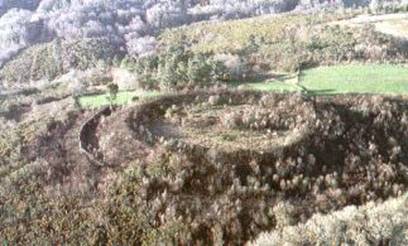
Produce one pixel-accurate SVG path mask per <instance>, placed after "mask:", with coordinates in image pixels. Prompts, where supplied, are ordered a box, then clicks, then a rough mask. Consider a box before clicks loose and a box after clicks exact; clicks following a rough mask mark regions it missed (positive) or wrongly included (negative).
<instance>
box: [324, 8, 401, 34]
mask: <svg viewBox="0 0 408 246" xmlns="http://www.w3.org/2000/svg"><path fill="white" fill-rule="evenodd" d="M368 24H372V25H374V26H375V28H376V30H377V31H379V32H382V33H384V34H388V35H392V36H394V37H398V38H404V39H407V38H408V14H406V13H397V14H386V15H375V16H370V15H361V16H357V17H355V18H352V19H348V20H342V21H336V22H332V23H330V25H347V26H351V27H362V26H364V25H368Z"/></svg>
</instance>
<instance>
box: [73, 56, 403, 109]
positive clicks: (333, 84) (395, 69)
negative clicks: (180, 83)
mask: <svg viewBox="0 0 408 246" xmlns="http://www.w3.org/2000/svg"><path fill="white" fill-rule="evenodd" d="M283 77H284V78H283V79H275V80H267V81H256V82H248V83H244V84H241V87H243V88H244V89H254V90H260V91H276V92H295V91H300V90H301V87H303V88H306V89H307V90H308V91H310V92H311V93H313V94H315V95H336V94H346V93H356V94H359V93H360V94H387V95H389V94H392V95H395V94H408V67H406V66H402V65H384V64H383V65H375V64H369V65H362V64H359V65H355V64H354V65H340V66H330V67H318V68H313V69H309V70H305V71H303V72H302V73H301V75H300V78H299V80H300V86H301V87H299V86H297V85H296V83H297V79H296V78H295V77H294V75H287V76H283ZM158 94H159V92H157V91H141V90H139V91H122V92H119V93H118V95H117V98H116V100H115V101H114V104H115V105H126V104H128V103H129V102H131V100H132V98H133V97H136V96H137V97H140V98H143V97H150V96H156V95H158ZM79 103H80V104H81V106H82V107H85V108H98V107H102V106H106V105H109V100H108V99H107V95H106V94H101V95H92V96H83V97H81V98H80V99H79Z"/></svg>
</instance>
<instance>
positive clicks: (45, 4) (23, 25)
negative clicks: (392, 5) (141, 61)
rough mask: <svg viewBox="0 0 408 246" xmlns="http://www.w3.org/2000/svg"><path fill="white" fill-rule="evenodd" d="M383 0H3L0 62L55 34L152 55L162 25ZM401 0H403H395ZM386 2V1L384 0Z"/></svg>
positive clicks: (1, 4)
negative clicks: (101, 39) (106, 42)
mask: <svg viewBox="0 0 408 246" xmlns="http://www.w3.org/2000/svg"><path fill="white" fill-rule="evenodd" d="M382 2H383V1H378V0H375V1H373V2H370V1H369V0H359V1H350V0H343V1H326V0H324V1H322V0H319V1H317V0H310V1H304V0H302V1H300V0H240V1H235V0H177V1H169V0H148V1H144V0H119V1H113V0H107V1H99V0H42V1H40V0H25V1H14V0H13V1H12V0H2V1H0V16H1V17H0V66H2V65H3V64H4V63H5V62H6V61H8V60H9V59H10V58H11V57H13V56H14V55H15V54H16V53H17V52H18V51H20V50H21V49H24V48H27V47H30V46H32V45H34V44H36V43H41V42H47V41H51V40H53V39H55V38H62V39H67V40H69V39H76V38H91V37H92V38H94V37H104V38H107V39H108V40H109V41H110V42H112V44H114V45H116V46H118V47H120V48H121V49H123V50H124V51H126V52H128V53H129V54H131V55H134V56H143V55H146V54H151V52H152V51H154V50H155V48H156V40H155V37H156V36H157V34H158V33H160V31H161V30H163V29H165V28H169V27H175V26H180V25H184V24H188V23H192V22H197V21H202V20H209V19H212V20H225V19H237V18H244V17H250V16H256V15H264V14H270V13H279V12H287V11H291V10H295V9H320V8H326V7H353V6H367V5H369V4H371V5H380V4H384V3H382ZM391 2H397V4H400V1H391ZM385 4H387V3H385Z"/></svg>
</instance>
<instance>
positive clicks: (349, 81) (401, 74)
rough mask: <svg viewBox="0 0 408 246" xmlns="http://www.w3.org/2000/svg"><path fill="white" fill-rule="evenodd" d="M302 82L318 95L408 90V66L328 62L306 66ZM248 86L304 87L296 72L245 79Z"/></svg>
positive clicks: (282, 89) (281, 89)
mask: <svg viewBox="0 0 408 246" xmlns="http://www.w3.org/2000/svg"><path fill="white" fill-rule="evenodd" d="M299 79H300V85H301V86H302V87H304V88H306V89H307V90H309V91H311V92H313V93H314V94H316V95H335V94H346V93H359V94H408V67H406V66H403V65H389V64H365V65H364V64H352V65H339V66H324V67H317V68H313V69H309V70H305V71H303V72H302V73H301V76H300V78H299ZM243 86H244V88H247V89H255V90H262V91H279V92H294V91H299V90H300V87H298V86H297V85H296V81H294V78H293V77H292V76H288V77H286V78H284V79H275V80H267V81H263V82H260V81H257V82H248V83H245V84H244V85H243Z"/></svg>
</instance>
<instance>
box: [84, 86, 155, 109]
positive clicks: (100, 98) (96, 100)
mask: <svg viewBox="0 0 408 246" xmlns="http://www.w3.org/2000/svg"><path fill="white" fill-rule="evenodd" d="M158 94H159V92H157V91H143V90H136V91H121V92H119V93H118V94H117V96H116V99H115V100H114V102H113V104H115V105H126V104H128V103H129V102H131V101H132V99H133V98H134V97H140V98H143V97H152V96H156V95H158ZM79 104H80V105H81V106H82V107H85V108H100V107H103V106H107V105H109V100H108V94H107V93H106V94H98V95H88V96H82V97H80V98H79Z"/></svg>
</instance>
